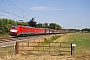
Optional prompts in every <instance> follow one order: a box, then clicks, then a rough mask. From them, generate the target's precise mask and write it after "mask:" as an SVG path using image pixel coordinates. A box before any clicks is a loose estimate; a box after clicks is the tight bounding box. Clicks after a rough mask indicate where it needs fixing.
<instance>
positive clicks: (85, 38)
mask: <svg viewBox="0 0 90 60" xmlns="http://www.w3.org/2000/svg"><path fill="white" fill-rule="evenodd" d="M64 41H66V42H71V43H74V44H76V49H75V50H76V52H75V55H76V56H81V57H82V56H83V57H86V56H89V57H90V33H73V34H70V35H68V36H67V37H66V38H65V40H64Z"/></svg>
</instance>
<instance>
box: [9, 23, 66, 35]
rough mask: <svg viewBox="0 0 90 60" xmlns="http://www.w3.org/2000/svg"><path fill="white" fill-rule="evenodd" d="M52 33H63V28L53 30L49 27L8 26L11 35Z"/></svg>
mask: <svg viewBox="0 0 90 60" xmlns="http://www.w3.org/2000/svg"><path fill="white" fill-rule="evenodd" d="M53 33H65V31H63V30H54V29H49V28H35V27H29V26H22V25H13V26H11V28H10V35H11V36H20V35H26V36H27V35H37V34H53Z"/></svg>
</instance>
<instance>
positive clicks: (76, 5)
mask: <svg viewBox="0 0 90 60" xmlns="http://www.w3.org/2000/svg"><path fill="white" fill-rule="evenodd" d="M0 10H1V11H0V18H10V19H14V20H24V21H29V20H30V19H31V18H32V17H34V18H35V21H36V22H38V23H46V22H47V23H51V22H54V23H58V24H59V25H60V26H62V27H64V28H76V29H82V28H90V0H0ZM2 11H4V12H2ZM5 12H9V13H5ZM10 13H11V14H10ZM12 14H14V15H12ZM15 15H17V16H20V17H17V16H15Z"/></svg>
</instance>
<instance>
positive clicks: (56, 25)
mask: <svg viewBox="0 0 90 60" xmlns="http://www.w3.org/2000/svg"><path fill="white" fill-rule="evenodd" d="M49 28H51V29H56V30H60V29H62V27H61V26H60V25H58V24H56V23H50V24H49Z"/></svg>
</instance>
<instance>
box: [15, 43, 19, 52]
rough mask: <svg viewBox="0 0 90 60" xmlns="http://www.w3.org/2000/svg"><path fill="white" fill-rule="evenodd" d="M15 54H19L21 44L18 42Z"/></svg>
mask: <svg viewBox="0 0 90 60" xmlns="http://www.w3.org/2000/svg"><path fill="white" fill-rule="evenodd" d="M15 52H16V54H19V42H16V45H15Z"/></svg>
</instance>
